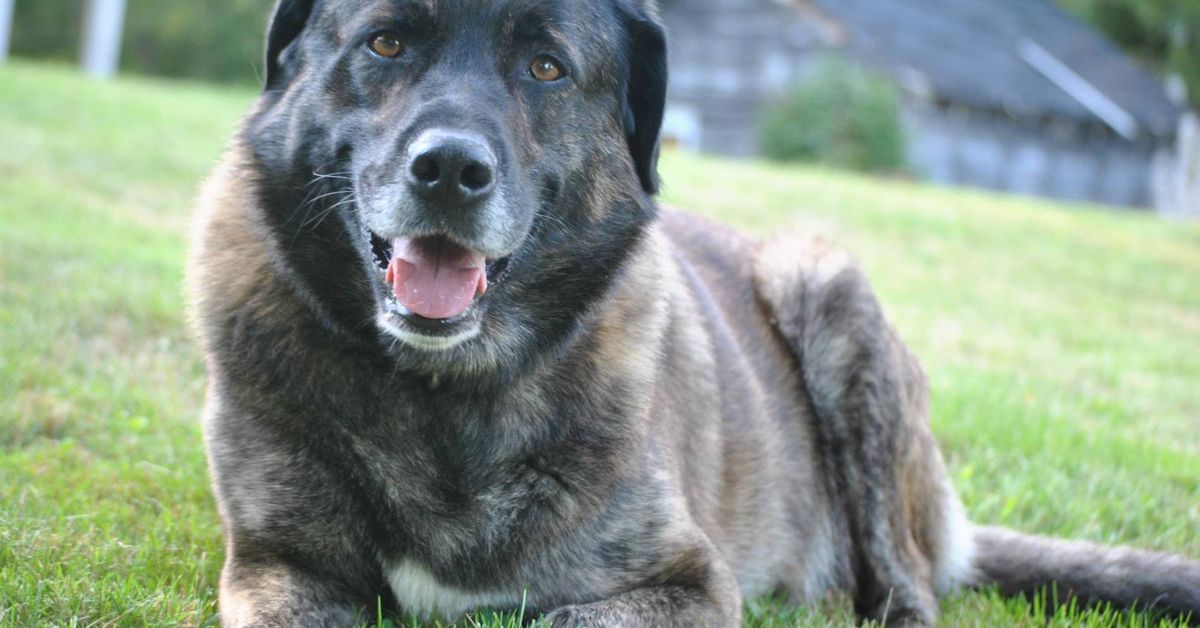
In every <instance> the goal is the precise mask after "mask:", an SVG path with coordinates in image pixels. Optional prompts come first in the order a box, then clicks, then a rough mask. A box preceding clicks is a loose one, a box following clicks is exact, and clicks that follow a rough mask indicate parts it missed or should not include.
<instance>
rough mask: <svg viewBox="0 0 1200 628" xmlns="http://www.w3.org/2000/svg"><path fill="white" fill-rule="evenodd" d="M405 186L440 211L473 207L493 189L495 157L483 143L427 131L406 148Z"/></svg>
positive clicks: (474, 138) (461, 135)
mask: <svg viewBox="0 0 1200 628" xmlns="http://www.w3.org/2000/svg"><path fill="white" fill-rule="evenodd" d="M408 155H409V162H408V184H409V186H410V187H411V188H412V189H413V191H414V192H415V193H416V194H417V195H418V196H419V197H421V198H423V199H425V200H427V201H430V202H433V203H436V204H438V205H440V206H442V207H444V208H447V209H451V208H455V207H464V206H468V205H473V204H475V203H478V202H479V201H481V200H483V199H485V198H487V197H488V196H490V195H491V193H492V190H493V189H494V188H495V187H496V156H495V154H494V153H492V151H491V150H490V149H489V148H488V146H487V143H486V141H485V140H484V139H483V138H482V137H478V136H475V135H471V134H466V133H456V132H455V133H452V132H449V131H439V130H431V131H426V132H424V133H422V134H421V136H420V137H418V138H417V139H416V141H414V142H413V143H412V145H411V146H410V147H409V151H408Z"/></svg>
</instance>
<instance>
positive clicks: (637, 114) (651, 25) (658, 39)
mask: <svg viewBox="0 0 1200 628" xmlns="http://www.w3.org/2000/svg"><path fill="white" fill-rule="evenodd" d="M623 9H624V10H623V11H622V13H624V16H625V22H626V30H627V32H628V37H629V49H628V54H629V59H628V73H627V74H626V77H625V84H624V95H625V103H624V106H625V111H624V115H625V136H626V138H627V140H628V141H629V152H630V153H631V154H632V155H633V164H634V167H635V168H636V169H637V175H638V178H639V179H640V180H641V182H642V188H643V189H644V190H646V193H647V194H657V193H658V133H659V131H660V130H661V129H662V121H663V109H664V108H665V107H666V100H667V39H666V36H665V34H664V33H663V29H662V27H661V26H659V25H658V24H657V23H655V22H654V21H653V19H651V18H650V17H649V15H648V14H647V13H646V11H645V10H643V9H641V8H639V7H637V6H628V5H625V6H624V7H623Z"/></svg>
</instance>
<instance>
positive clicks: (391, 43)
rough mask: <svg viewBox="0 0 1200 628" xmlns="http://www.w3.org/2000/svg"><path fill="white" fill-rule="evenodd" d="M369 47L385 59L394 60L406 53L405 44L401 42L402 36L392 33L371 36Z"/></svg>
mask: <svg viewBox="0 0 1200 628" xmlns="http://www.w3.org/2000/svg"><path fill="white" fill-rule="evenodd" d="M367 47H368V48H370V49H371V52H373V53H375V54H377V55H379V56H381V57H383V58H385V59H394V58H396V57H399V56H400V55H401V54H403V53H404V44H403V43H402V42H401V41H400V36H399V35H397V34H396V33H393V32H390V31H385V32H382V33H375V34H374V35H371V39H370V41H368V42H367Z"/></svg>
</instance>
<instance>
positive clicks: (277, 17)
mask: <svg viewBox="0 0 1200 628" xmlns="http://www.w3.org/2000/svg"><path fill="white" fill-rule="evenodd" d="M315 3H316V0H278V1H277V2H276V3H275V12H274V14H273V16H272V17H271V25H270V26H269V27H268V28H267V60H266V65H265V66H264V67H266V80H265V82H264V84H263V89H265V90H267V91H270V90H272V89H277V88H279V87H280V86H282V85H284V84H286V83H287V81H288V79H289V78H290V77H288V76H287V70H286V69H285V68H284V67H283V63H282V56H283V51H284V50H286V49H287V47H288V45H289V44H291V43H292V42H293V41H295V40H296V38H297V37H299V36H300V32H301V31H303V30H304V25H305V24H307V23H308V17H309V15H310V14H311V13H312V10H313V5H314V4H315Z"/></svg>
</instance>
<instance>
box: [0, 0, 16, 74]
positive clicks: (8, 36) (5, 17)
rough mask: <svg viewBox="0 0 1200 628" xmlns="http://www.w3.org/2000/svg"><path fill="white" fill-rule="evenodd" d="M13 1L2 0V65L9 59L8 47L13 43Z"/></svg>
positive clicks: (0, 14) (0, 7)
mask: <svg viewBox="0 0 1200 628" xmlns="http://www.w3.org/2000/svg"><path fill="white" fill-rule="evenodd" d="M13 4H14V2H13V0H0V63H4V60H5V59H7V58H8V45H9V42H11V41H12V23H13Z"/></svg>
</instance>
